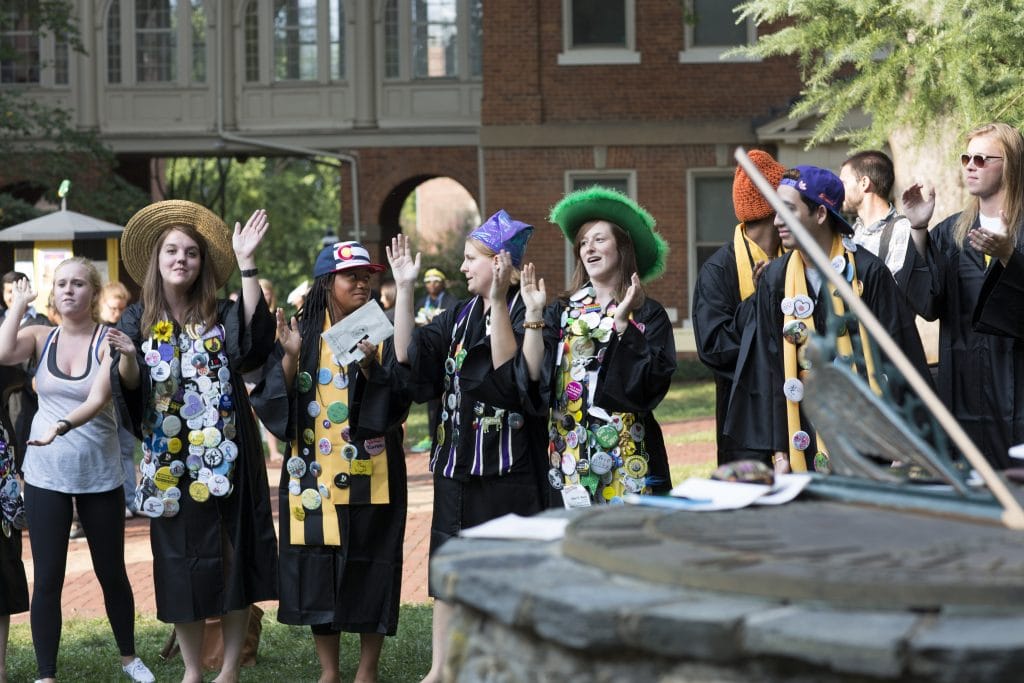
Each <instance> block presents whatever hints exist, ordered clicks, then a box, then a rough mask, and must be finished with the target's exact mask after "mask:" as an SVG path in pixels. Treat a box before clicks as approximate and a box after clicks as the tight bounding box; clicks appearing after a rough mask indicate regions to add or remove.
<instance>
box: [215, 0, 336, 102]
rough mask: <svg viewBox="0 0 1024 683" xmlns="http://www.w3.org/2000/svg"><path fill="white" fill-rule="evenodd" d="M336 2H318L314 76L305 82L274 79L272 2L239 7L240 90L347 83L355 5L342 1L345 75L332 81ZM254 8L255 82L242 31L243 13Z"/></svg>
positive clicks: (260, 0) (265, 0)
mask: <svg viewBox="0 0 1024 683" xmlns="http://www.w3.org/2000/svg"><path fill="white" fill-rule="evenodd" d="M336 1H337V0H317V6H316V76H315V77H314V78H311V79H310V78H304V79H301V78H300V79H282V78H278V77H277V70H276V66H275V63H274V50H275V43H274V40H275V27H274V4H273V1H272V0H248V1H247V2H242V3H240V4H239V5H238V9H237V14H236V21H237V22H238V26H239V27H240V31H239V32H238V36H239V43H238V46H237V50H236V52H235V54H236V55H237V58H238V60H239V62H238V68H237V74H238V78H239V79H240V82H241V83H242V85H243V87H250V88H252V87H258V86H266V85H271V86H274V85H280V86H285V87H286V86H295V85H302V84H319V85H328V84H331V83H341V84H345V83H348V82H349V81H350V80H351V78H352V69H353V53H352V49H353V47H352V43H353V40H352V35H351V34H350V33H349V32H348V30H349V26H350V25H351V23H352V17H353V16H354V14H353V12H354V11H355V7H354V3H353V2H352V1H351V0H343V3H342V4H343V8H344V13H345V23H344V26H343V31H344V33H343V35H342V37H341V49H342V52H343V53H344V63H345V74H344V77H343V78H335V77H334V74H333V73H332V70H331V4H332V3H334V2H336ZM253 5H255V6H256V58H257V62H258V64H257V67H256V79H255V80H249V79H248V63H247V59H248V53H247V52H246V50H247V49H248V43H247V36H246V31H245V19H246V13H247V11H248V10H249V8H250V7H252V6H253Z"/></svg>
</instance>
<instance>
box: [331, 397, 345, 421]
mask: <svg viewBox="0 0 1024 683" xmlns="http://www.w3.org/2000/svg"><path fill="white" fill-rule="evenodd" d="M327 419H328V420H330V421H331V422H333V423H334V424H341V423H342V422H344V421H345V420H347V419H348V406H347V405H345V404H344V403H342V402H341V401H333V402H332V403H331V404H330V405H329V406H327Z"/></svg>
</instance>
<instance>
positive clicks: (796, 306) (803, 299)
mask: <svg viewBox="0 0 1024 683" xmlns="http://www.w3.org/2000/svg"><path fill="white" fill-rule="evenodd" d="M813 314H814V301H813V300H812V299H811V297H809V296H807V295H806V294H797V295H796V296H795V297H793V315H795V316H796V317H797V318H800V319H801V320H804V319H806V318H810V317H811V316H812V315H813Z"/></svg>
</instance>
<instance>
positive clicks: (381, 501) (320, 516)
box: [288, 317, 390, 546]
mask: <svg viewBox="0 0 1024 683" xmlns="http://www.w3.org/2000/svg"><path fill="white" fill-rule="evenodd" d="M330 326H331V324H330V321H329V320H328V319H327V318H326V317H325V319H324V330H325V331H326V330H327V329H328V328H329V327H330ZM380 357H381V347H380V346H378V347H377V361H378V362H380ZM319 368H331V369H336V370H337V371H338V372H346V373H347V372H348V368H347V367H344V368H339V367H338V365H337V363H335V362H334V354H333V353H332V352H331V348H330V347H329V346H328V345H327V344H324V343H322V342H321V344H320V364H319V365H318V366H317V369H319ZM313 381H314V382H316V378H315V376H314V379H313ZM315 387H316V395H317V403H319V404H320V415H319V416H317V417H315V418H313V420H312V422H313V433H314V435H315V436H314V438H313V443H311V444H308V445H305V443H304V442H303V445H302V446H300V442H301V441H302V434H301V433H300V434H298V435H297V437H296V440H295V441H294V442H293V443H292V454H293V455H299V454H300V453H301V452H302V451H301V448H303V447H305V448H309V452H310V457H307V458H303V459H304V460H306V462H307V463H309V462H311V461H312V459H313V456H315V460H316V462H317V463H319V464H320V467H321V468H322V471H321V473H320V476H319V477H315V476H314V475H313V474H311V473H310V472H306V474H304V475H303V476H302V482H303V487H302V488H303V490H306V489H308V488H313V489H314V490H315V489H316V488H317V487H318V486H319V485H320V484H324V485H326V486H327V488H328V491H329V492H330V494H331V495H330V498H322V501H321V504H320V507H319V508H318V509H316V510H308V509H305V508H303V506H302V497H301V494H300V495H298V496H296V495H294V494H292V493H289V494H288V506H289V508H291V509H292V510H296V509H299V510H303V511H304V513H305V514H303V515H301V516H302V519H297V518H296V515H295V514H291V515H288V519H289V521H290V530H291V543H292V545H306V525H307V524H316V525H317V526H320V527H321V528H322V530H323V539H324V540H323V545H330V546H340V545H341V530H340V528H339V527H338V515H337V513H336V512H335V510H334V508H335V506H337V505H366V504H369V505H386V504H388V503H389V502H390V494H389V491H388V452H387V449H386V448H385V449H384V450H382V451H381V452H380V453H378V454H376V455H371V456H370V457H369V459H364V458H365V456H366V450H365V448H364V447H363V444H354V445H356V446H357V447H358V448H359V455H358V458H357V459H355V460H346V459H345V458H343V457H342V455H341V451H342V449H343V448H344V447H345V446H346V445H347V444H348V442H347V441H345V439H344V438H342V435H341V434H342V430H344V429H345V428H346V427H350V425H349V422H348V418H347V417H346V419H345V420H344V421H343V422H340V423H333V422H332V423H330V427H324V420H326V419H327V406H329V405H331V404H332V403H334V402H335V401H340V402H342V403H344V404H345V405H346V406H347V405H348V386H347V385H346V387H345V388H344V389H339V388H337V387H336V386H334V382H333V381H332V382H328V383H327V384H319V383H318V384H316V385H315ZM301 407H302V406H300V408H301ZM301 423H302V420H301V419H300V424H301ZM324 438H326V439H328V440H330V442H331V451H330V453H328V454H327V455H324V454H323V453H322V452H321V451H320V447H319V445H320V440H321V439H324ZM378 438H380V439H382V440H383V439H384V438H385V435H383V434H381V435H380V436H379V437H378ZM339 473H345V474H348V475H349V485H348V486H347V487H345V488H339V487H338V486H336V485H335V483H334V478H335V476H337V475H338V474H339ZM360 475H362V476H369V478H370V485H369V497H368V499H367V498H366V497H365V496H353V490H352V489H353V484H354V482H353V479H354V478H355V477H357V476H360ZM310 483H311V485H309V484H310ZM363 488H364V489H365V487H363ZM357 497H358V498H359V499H358V500H357V499H355V498H357ZM314 538H315V537H314Z"/></svg>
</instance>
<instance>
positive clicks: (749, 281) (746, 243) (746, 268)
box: [732, 223, 783, 301]
mask: <svg viewBox="0 0 1024 683" xmlns="http://www.w3.org/2000/svg"><path fill="white" fill-rule="evenodd" d="M732 247H733V251H735V252H736V272H737V273H738V275H739V277H738V279H739V285H740V301H745V300H746V299H747V298H748V297H750V295H752V294H753V293H754V269H753V266H752V265H751V260H753V262H754V263H757V262H758V261H770V260H771V257H769V256H768V254H766V253H765V251H764V249H762V248H761V247H760V246H759V245H758V244H757V242H755V241H754V240H752V239H747V228H746V225H745V224H743V223H737V224H736V230H735V231H734V232H733V235H732ZM748 250H749V251H748ZM782 253H783V251H782V246H781V245H779V249H778V251H777V253H776V254H775V255H776V256H781V255H782ZM748 254H749V258H748V256H747V255H748Z"/></svg>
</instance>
